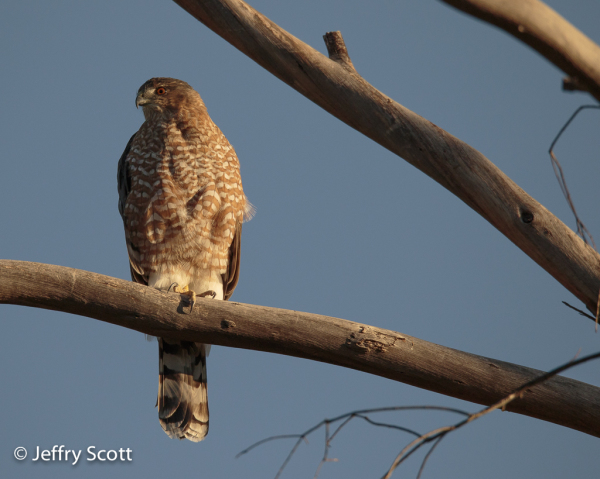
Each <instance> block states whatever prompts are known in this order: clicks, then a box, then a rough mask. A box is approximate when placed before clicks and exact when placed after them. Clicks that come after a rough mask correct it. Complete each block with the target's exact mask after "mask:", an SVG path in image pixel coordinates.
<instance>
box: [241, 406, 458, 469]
mask: <svg viewBox="0 0 600 479" xmlns="http://www.w3.org/2000/svg"><path fill="white" fill-rule="evenodd" d="M415 410H419V411H423V410H426V411H427V410H428V411H445V412H451V413H454V414H460V415H462V416H466V417H467V418H468V417H469V416H470V414H469V413H468V412H466V411H463V410H461V409H455V408H449V407H443V406H392V407H382V408H375V409H363V410H360V411H352V412H348V413H345V414H342V415H340V416H337V417H335V418H333V419H324V420H322V421H321V422H319V423H318V424H317V425H315V426H313V427H311V428H310V429H307V430H306V431H304V432H303V433H302V434H287V435H279V436H271V437H267V438H266V439H262V440H260V441H258V442H255V443H254V444H252V445H251V446H249V447H247V448H246V449H244V450H243V451H241V452H240V453H238V454H237V455H236V456H235V457H236V458H238V457H240V456H242V455H244V454H246V453H248V452H250V451H251V450H252V449H254V448H255V447H258V446H260V445H262V444H264V443H266V442H269V441H274V440H279V439H290V438H294V439H296V443H295V444H294V446H293V447H292V449H291V450H290V452H289V454H288V455H287V457H286V458H285V460H284V461H283V464H282V465H281V467H280V468H279V470H278V471H277V474H276V475H275V479H278V478H279V477H281V474H282V473H283V470H284V469H285V468H286V466H287V465H288V463H289V462H290V460H291V458H292V456H293V455H294V454H295V453H296V451H297V450H298V447H299V446H300V444H301V443H302V441H305V442H306V438H307V437H308V436H309V435H310V434H312V433H313V432H315V431H316V430H318V429H320V428H321V427H323V426H325V452H324V454H323V458H322V459H321V462H320V463H319V465H318V466H317V471H316V472H315V476H314V477H315V478H317V477H318V475H319V473H320V471H321V468H322V467H323V464H325V463H326V462H337V459H332V458H330V457H329V449H330V447H331V442H332V441H333V439H334V438H335V437H336V435H337V434H338V433H339V432H340V431H341V430H342V429H343V428H344V426H346V425H347V424H348V423H349V422H350V421H352V419H354V418H358V419H363V420H364V421H365V422H367V423H368V424H371V425H373V426H377V427H385V428H389V429H395V430H398V431H402V432H406V433H408V434H411V435H413V436H415V437H417V438H419V437H421V434H419V433H418V432H416V431H413V430H412V429H409V428H406V427H402V426H398V425H396V424H389V423H384V422H378V421H373V420H372V419H371V418H370V417H369V416H367V414H375V413H382V412H392V411H415ZM340 421H341V424H340V425H339V426H337V428H336V429H335V431H334V432H333V434H330V432H329V431H330V426H331V425H332V424H334V423H337V422H340ZM432 449H433V448H432ZM426 460H427V457H426V458H425V460H424V462H423V464H424V463H425V461H426Z"/></svg>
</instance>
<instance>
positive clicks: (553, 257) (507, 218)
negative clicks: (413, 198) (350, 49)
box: [175, 0, 600, 314]
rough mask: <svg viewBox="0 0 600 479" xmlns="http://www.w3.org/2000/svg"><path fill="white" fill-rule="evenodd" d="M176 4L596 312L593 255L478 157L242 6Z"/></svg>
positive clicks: (598, 272)
mask: <svg viewBox="0 0 600 479" xmlns="http://www.w3.org/2000/svg"><path fill="white" fill-rule="evenodd" d="M175 2H176V3H178V4H179V5H181V6H182V7H183V8H184V9H186V10H187V11H188V12H189V13H191V14H192V15H193V16H194V17H196V18H197V19H198V20H200V21H201V22H202V23H204V24H205V25H206V26H208V27H209V28H210V29H212V30H214V31H215V32H216V33H217V34H219V35H220V36H222V37H223V38H224V39H225V40H227V41H228V42H229V43H231V44H232V45H233V46H235V47H236V48H238V49H239V50H240V51H242V52H243V53H245V54H246V55H248V56H249V57H250V58H252V59H253V60H254V61H256V62H257V63H258V64H260V65H261V66H263V67H264V68H266V69H267V70H268V71H270V72H271V73H273V74H274V75H275V76H277V77H278V78H279V79H281V80H282V81H284V82H286V83H287V84H288V85H290V86H291V87H293V88H295V89H296V90H298V91H299V92H300V93H302V94H303V95H304V96H306V97H307V98H309V99H310V100H312V101H313V102H315V103H316V104H317V105H319V106H321V107H322V108H324V109H325V110H327V111H328V112H329V113H331V114H332V115H334V116H336V117H337V118H339V119H340V120H342V121H344V122H345V123H347V124H348V125H350V126H351V127H353V128H355V129H356V130H358V131H360V132H361V133H363V134H364V135H366V136H368V137H369V138H371V139H372V140H374V141H376V142H377V143H379V144H380V145H382V146H384V147H385V148H387V149H389V150H390V151H392V152H394V153H396V154H397V155H398V156H400V157H402V158H404V159H405V160H406V161H408V162H409V163H411V164H412V165H413V166H415V167H417V168H419V169H420V170H421V171H423V172H424V173H426V174H427V175H429V176H430V177H431V178H433V179H434V180H436V181H437V182H438V183H440V184H441V185H442V186H444V187H445V188H447V189H448V190H449V191H451V192H452V193H454V194H455V195H456V196H458V197H459V198H460V199H462V200H463V201H464V202H465V203H466V204H467V205H469V206H470V207H471V208H473V209H474V210H475V211H476V212H477V213H479V214H480V215H481V216H483V217H484V218H485V219H486V220H488V221H489V222H490V223H491V224H492V225H494V226H495V227H496V228H498V230H500V231H501V232H502V233H503V234H504V235H505V236H506V237H507V238H509V239H510V240H511V241H512V242H513V243H515V244H516V245H517V246H518V247H519V248H521V249H522V250H523V251H524V252H525V253H526V254H527V255H529V256H530V257H531V258H532V259H533V260H534V261H536V262H537V263H538V264H539V265H540V266H541V267H542V268H544V269H545V270H546V271H548V272H549V273H550V274H551V275H552V276H554V278H556V280H557V281H559V282H560V283H561V284H562V285H563V286H564V287H565V288H567V289H568V290H569V291H571V292H572V293H573V294H574V295H575V296H577V297H578V298H579V299H580V300H581V301H582V302H583V303H584V304H585V305H586V306H587V308H588V309H589V310H590V311H592V312H593V313H594V314H595V313H596V301H597V298H598V291H599V290H600V256H599V255H598V253H596V252H595V251H594V250H593V249H592V248H590V247H589V246H587V245H586V244H584V242H583V241H582V240H581V238H579V237H577V236H576V235H575V233H574V232H573V231H572V230H571V229H569V228H568V227H567V226H566V225H565V224H564V223H563V222H561V221H560V220H559V219H558V218H556V217H555V216H554V215H553V214H552V213H550V212H549V211H548V210H547V209H546V208H544V207H543V206H542V205H541V204H539V203H538V202H537V201H535V200H534V199H533V198H531V197H530V196H529V195H528V194H527V193H525V192H524V191H523V190H522V189H521V188H520V187H519V186H518V185H516V184H515V183H514V182H513V181H512V180H511V179H510V178H508V177H507V176H506V175H505V174H504V173H502V171H500V170H499V169H498V168H497V167H496V166H495V165H494V164H493V163H492V162H491V161H489V160H488V159H487V158H486V157H485V156H483V155H482V154H481V153H480V152H478V151H477V150H475V149H474V148H472V147H470V146H469V145H467V144H466V143H464V142H462V141H460V140H459V139H457V138H455V137H453V136H452V135H450V134H449V133H447V132H445V131H444V130H442V129H441V128H439V127H437V126H436V125H434V124H433V123H431V122H430V121H428V120H426V119H424V118H422V117H420V116H419V115H417V114H415V113H413V112H412V111H410V110H408V109H406V108H404V107H403V106H402V105H400V104H398V103H396V102H395V101H393V100H392V99H391V98H389V97H387V96H386V95H384V94H383V93H381V92H380V91H378V90H376V89H375V88H374V87H373V86H371V85H370V84H369V83H367V82H366V81H365V80H364V79H363V78H362V77H360V75H358V73H356V72H355V71H354V70H353V69H352V68H348V65H347V64H346V63H345V62H343V61H342V62H340V61H339V58H335V59H334V60H335V61H334V60H331V59H329V58H327V57H325V56H324V55H322V54H321V53H319V52H317V51H316V50H314V49H313V48H312V47H310V46H308V45H306V44H305V43H303V42H302V41H300V40H298V39H297V38H296V37H294V36H292V35H290V34H289V33H288V32H286V31H285V30H283V29H281V28H280V27H278V26H277V25H276V24H275V23H273V22H271V21H270V20H269V19H268V18H266V17H265V16H264V15H262V14H260V13H259V12H257V11H256V10H254V9H253V8H251V7H250V6H249V5H247V4H246V3H244V2H243V1H241V0H210V1H209V0H175ZM346 55H347V53H346ZM599 64H600V63H599Z"/></svg>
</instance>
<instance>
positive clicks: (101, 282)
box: [0, 260, 600, 437]
mask: <svg viewBox="0 0 600 479" xmlns="http://www.w3.org/2000/svg"><path fill="white" fill-rule="evenodd" d="M0 303H8V304H18V305H23V306H32V307H37V308H45V309H52V310H56V311H64V312H67V313H72V314H78V315H81V316H87V317H90V318H95V319H99V320H102V321H106V322H108V323H111V324H117V325H119V326H123V327H126V328H130V329H134V330H136V331H140V332H142V333H146V334H150V335H153V336H162V337H171V338H175V339H182V340H188V341H197V342H204V343H209V344H219V345H223V346H230V347H235V348H245V349H253V350H258V351H267V352H271V353H278V354H285V355H288V356H296V357H301V358H306V359H312V360H315V361H321V362H325V363H330V364H335V365H338V366H343V367H347V368H351V369H356V370H359V371H364V372H366V373H370V374H375V375H378V376H382V377H385V378H388V379H392V380H394V381H400V382H404V383H406V384H411V385H413V386H416V387H420V388H423V389H428V390H430V391H435V392H438V393H440V394H445V395H447V396H453V397H456V398H459V399H464V400H466V401H471V402H475V403H479V404H485V405H489V404H494V403H495V402H496V401H498V400H499V399H500V398H503V397H505V396H507V395H508V394H509V393H510V392H511V391H514V390H515V389H516V388H517V387H519V386H520V385H522V384H525V383H527V382H528V381H531V380H533V379H535V378H537V377H539V376H540V375H541V374H542V372H541V371H538V370H535V369H529V368H526V367H523V366H519V365H516V364H510V363H506V362H503V361H498V360H495V359H490V358H485V357H481V356H476V355H474V354H469V353H465V352H461V351H457V350H455V349H451V348H446V347H443V346H439V345H437V344H433V343H430V342H427V341H423V340H421V339H418V338H415V337H411V336H408V335H405V334H402V333H398V332H395V331H390V330H386V329H380V328H375V327H372V326H367V325H364V324H359V323H355V322H352V321H346V320H343V319H338V318H332V317H328V316H320V315H317V314H310V313H303V312H299V311H289V310H284V309H277V308H268V307H264V306H254V305H249V304H241V303H234V302H229V301H212V300H199V301H198V302H197V303H196V305H195V306H194V312H193V313H192V314H187V313H188V311H189V308H188V307H187V303H186V302H185V301H183V300H182V299H181V297H180V295H178V294H175V293H165V292H161V291H158V290H155V289H153V288H148V287H146V286H142V285H139V284H136V283H133V282H130V281H124V280H121V279H117V278H111V277H110V276H104V275H100V274H95V273H90V272H87V271H81V270H77V269H72V268H66V267H62V266H53V265H44V264H39V263H29V262H25V261H10V260H0ZM368 320H371V321H372V319H371V318H368ZM373 322H374V321H373ZM599 405H600V388H597V387H594V386H591V385H589V384H585V383H582V382H579V381H575V380H572V379H568V378H563V377H555V378H552V379H550V380H549V381H547V382H546V383H544V384H542V385H540V386H538V387H536V388H535V389H534V390H533V391H531V392H530V393H529V394H527V395H526V396H525V397H523V398H521V399H517V400H515V401H513V402H512V403H510V404H509V406H508V409H509V410H510V411H513V412H516V413H519V414H524V415H527V416H531V417H535V418H538V419H542V420H545V421H550V422H553V423H556V424H560V425H563V426H566V427H569V428H572V429H576V430H578V431H581V432H584V433H586V434H590V435H593V436H598V437H600V407H599Z"/></svg>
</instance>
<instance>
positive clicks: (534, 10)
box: [443, 0, 600, 101]
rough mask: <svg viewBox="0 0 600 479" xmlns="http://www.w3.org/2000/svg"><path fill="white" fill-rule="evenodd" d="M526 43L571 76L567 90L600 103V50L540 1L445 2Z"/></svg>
mask: <svg viewBox="0 0 600 479" xmlns="http://www.w3.org/2000/svg"><path fill="white" fill-rule="evenodd" d="M443 1H444V2H446V3H447V4H449V5H452V6H453V7H455V8H457V9H459V10H462V11H463V12H465V13H468V14H469V15H473V16H474V17H477V18H480V19H481V20H484V21H486V22H488V23H491V24H492V25H495V26H497V27H499V28H502V29H503V30H506V31H507V32H508V33H510V34H511V35H513V36H514V37H516V38H518V39H519V40H521V41H522V42H523V43H526V44H527V45H529V46H530V47H531V48H533V49H534V50H536V51H537V52H538V53H540V54H541V55H543V56H544V57H546V58H547V59H548V60H549V61H550V62H552V63H554V65H556V66H557V67H558V68H560V69H561V70H562V71H564V72H565V73H566V74H567V75H569V77H570V78H569V79H568V81H567V82H566V84H567V86H566V87H565V90H584V91H587V92H589V93H590V94H591V95H592V96H593V97H594V98H596V100H598V101H600V47H599V46H598V45H596V44H595V43H594V42H593V41H592V40H590V38H588V37H587V36H586V35H584V34H583V33H582V32H581V31H580V30H578V29H577V28H575V27H574V26H573V25H572V24H571V23H569V22H568V21H567V20H565V19H564V18H563V17H562V16H560V15H559V14H558V13H557V12H556V11H554V10H553V9H552V8H550V7H549V6H548V5H546V4H544V3H543V2H541V1H539V0H443Z"/></svg>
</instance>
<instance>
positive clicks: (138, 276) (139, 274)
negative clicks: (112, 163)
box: [117, 133, 148, 285]
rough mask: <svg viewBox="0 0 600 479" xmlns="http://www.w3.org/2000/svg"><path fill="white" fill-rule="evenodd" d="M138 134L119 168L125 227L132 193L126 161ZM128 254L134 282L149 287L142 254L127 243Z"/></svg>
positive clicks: (118, 183)
mask: <svg viewBox="0 0 600 479" xmlns="http://www.w3.org/2000/svg"><path fill="white" fill-rule="evenodd" d="M136 134H137V133H134V134H133V135H132V136H131V138H130V139H129V141H128V142H127V146H126V147H125V151H124V152H123V154H122V155H121V158H120V159H119V168H118V171H117V186H118V189H119V213H121V218H123V225H125V217H124V216H123V212H124V211H125V202H126V201H127V197H128V196H129V192H130V191H131V177H130V175H129V168H127V162H126V161H125V160H126V159H127V155H128V154H129V150H131V144H132V143H133V139H134V138H135V135H136ZM127 253H128V254H129V270H130V271H131V279H132V281H134V282H136V283H141V284H145V285H148V278H147V276H145V275H144V273H143V271H142V269H141V266H140V264H139V257H140V253H139V251H138V250H137V248H136V247H135V246H134V245H132V244H131V243H130V242H129V241H127Z"/></svg>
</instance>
